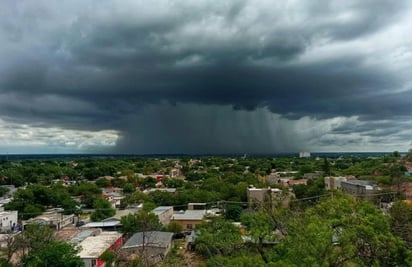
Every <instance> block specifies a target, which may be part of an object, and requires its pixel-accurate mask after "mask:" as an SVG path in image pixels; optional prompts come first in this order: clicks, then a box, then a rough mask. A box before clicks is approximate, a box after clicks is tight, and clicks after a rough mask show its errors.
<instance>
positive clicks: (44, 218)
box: [22, 209, 78, 231]
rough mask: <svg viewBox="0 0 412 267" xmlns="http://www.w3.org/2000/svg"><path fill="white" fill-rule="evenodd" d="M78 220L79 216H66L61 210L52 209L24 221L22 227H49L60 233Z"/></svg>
mask: <svg viewBox="0 0 412 267" xmlns="http://www.w3.org/2000/svg"><path fill="white" fill-rule="evenodd" d="M77 219H78V218H77V216H75V215H74V214H70V215H65V214H63V212H62V210H60V209H51V210H49V211H46V212H44V213H43V214H42V215H39V216H37V217H35V218H31V219H29V220H26V221H22V225H23V228H24V227H25V225H28V224H40V225H47V226H49V227H50V228H53V229H56V230H57V231H59V230H61V229H63V228H64V227H66V226H69V225H73V224H75V223H76V222H77Z"/></svg>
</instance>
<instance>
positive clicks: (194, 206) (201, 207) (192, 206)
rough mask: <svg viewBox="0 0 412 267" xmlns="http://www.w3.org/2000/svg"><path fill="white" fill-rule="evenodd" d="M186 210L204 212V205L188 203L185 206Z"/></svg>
mask: <svg viewBox="0 0 412 267" xmlns="http://www.w3.org/2000/svg"><path fill="white" fill-rule="evenodd" d="M187 209H188V210H205V209H206V203H189V204H187Z"/></svg>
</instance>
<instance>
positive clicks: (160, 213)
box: [152, 206, 173, 225]
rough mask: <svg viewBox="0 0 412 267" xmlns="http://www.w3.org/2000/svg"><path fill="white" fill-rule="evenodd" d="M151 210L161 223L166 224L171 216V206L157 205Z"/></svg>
mask: <svg viewBox="0 0 412 267" xmlns="http://www.w3.org/2000/svg"><path fill="white" fill-rule="evenodd" d="M152 212H153V213H154V214H155V215H157V217H159V221H160V222H161V223H162V224H163V225H168V224H169V222H170V218H172V216H173V206H159V207H157V208H155V209H154V210H152Z"/></svg>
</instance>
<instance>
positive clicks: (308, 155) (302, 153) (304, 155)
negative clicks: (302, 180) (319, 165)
mask: <svg viewBox="0 0 412 267" xmlns="http://www.w3.org/2000/svg"><path fill="white" fill-rule="evenodd" d="M299 158H310V152H306V151H304V152H299Z"/></svg>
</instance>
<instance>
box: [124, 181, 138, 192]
mask: <svg viewBox="0 0 412 267" xmlns="http://www.w3.org/2000/svg"><path fill="white" fill-rule="evenodd" d="M134 191H136V188H135V187H134V185H133V184H131V183H125V184H124V185H123V192H124V193H126V194H127V193H133V192H134Z"/></svg>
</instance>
